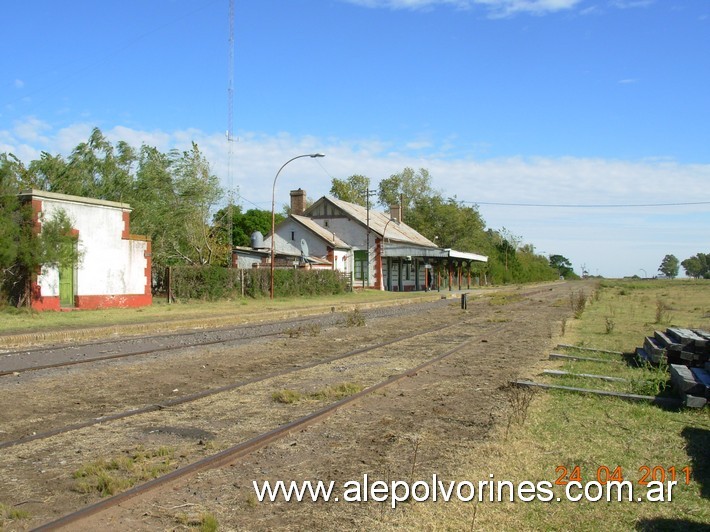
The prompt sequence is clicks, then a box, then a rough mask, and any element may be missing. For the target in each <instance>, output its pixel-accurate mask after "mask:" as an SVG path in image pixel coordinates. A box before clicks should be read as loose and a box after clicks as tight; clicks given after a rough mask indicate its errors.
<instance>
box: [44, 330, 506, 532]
mask: <svg viewBox="0 0 710 532" xmlns="http://www.w3.org/2000/svg"><path fill="white" fill-rule="evenodd" d="M470 324H471V322H470V321H468V322H466V321H464V322H458V323H454V324H451V325H450V326H448V327H443V328H442V327H441V326H438V327H435V328H433V329H431V330H427V331H422V332H421V333H418V334H415V335H406V336H403V337H399V338H396V339H393V340H390V341H387V342H381V343H379V344H377V345H375V346H369V347H366V348H362V349H358V350H355V351H353V352H349V353H345V354H343V355H340V356H338V357H332V358H331V359H330V360H329V361H328V362H332V361H334V360H338V359H343V358H346V357H351V356H354V355H357V354H363V353H366V352H370V351H374V350H377V349H382V348H385V347H391V346H393V345H394V344H397V343H400V342H404V341H407V340H410V341H411V340H414V339H421V338H422V337H425V336H427V335H432V334H433V333H441V332H448V331H447V329H450V328H453V327H457V326H458V327H461V326H466V325H470ZM506 326H507V325H506V324H497V325H495V326H489V327H485V328H484V329H485V331H481V332H480V333H479V334H473V335H471V334H467V335H465V336H466V337H465V339H464V340H463V341H461V340H460V339H458V340H457V341H455V342H454V345H453V346H450V347H448V348H447V349H446V350H444V351H443V352H441V353H439V354H438V355H436V356H434V357H431V358H429V359H428V360H425V361H423V362H421V363H419V364H417V365H415V366H413V367H410V368H408V369H406V370H404V371H401V372H400V373H397V374H395V375H392V376H390V377H388V378H386V379H384V380H381V381H379V382H377V383H374V384H372V385H370V386H368V387H367V388H365V389H363V390H362V391H360V392H358V393H355V394H353V395H350V396H348V397H346V398H344V399H341V400H339V401H336V402H334V403H331V404H328V405H327V406H324V407H322V408H319V409H317V410H314V411H312V412H310V413H308V414H306V415H303V416H301V417H298V418H297V419H295V420H292V421H290V422H287V423H285V424H282V425H280V426H278V427H276V428H273V429H270V430H267V431H265V432H262V433H260V434H257V435H255V436H253V437H251V438H248V439H246V440H244V441H241V442H239V443H237V444H235V445H232V446H230V447H228V448H226V449H224V450H222V451H220V452H218V453H215V454H212V455H210V456H207V457H204V458H202V459H199V460H197V461H194V462H191V463H189V464H188V465H185V466H183V467H180V468H178V469H176V470H174V471H172V472H170V473H168V474H166V475H163V476H160V477H158V478H155V479H153V480H150V481H147V482H145V483H143V484H140V485H138V486H135V487H133V488H130V489H128V490H126V491H123V492H121V493H119V494H117V495H114V496H112V497H109V498H106V499H102V500H100V501H98V502H96V503H94V504H91V505H89V506H86V507H84V508H81V509H79V510H77V511H75V512H72V513H69V514H67V515H65V516H63V517H61V518H59V519H56V520H54V521H51V522H48V523H45V524H43V525H41V526H39V527H38V528H36V529H35V530H38V531H40V530H58V529H62V528H65V527H70V526H71V527H73V526H77V525H78V523H80V522H81V521H83V520H85V519H88V518H90V517H92V516H94V515H96V514H98V513H100V512H102V511H105V510H108V509H110V508H112V507H115V506H117V505H119V504H122V503H124V502H126V501H127V500H129V499H133V498H136V497H140V496H143V495H146V494H148V493H149V492H151V491H153V490H155V489H158V488H160V487H162V486H165V485H167V484H170V483H171V482H175V481H177V480H178V479H183V478H186V477H189V476H191V475H195V474H197V473H199V472H201V471H204V470H207V469H213V468H219V467H224V466H226V465H228V464H230V463H232V462H234V461H236V460H238V459H239V458H241V457H244V456H246V455H248V454H250V453H252V452H254V451H256V450H258V449H261V448H262V447H264V446H266V445H268V444H270V443H273V442H275V441H278V440H280V439H282V438H284V437H286V436H287V435H288V434H290V433H291V432H293V431H296V430H302V429H304V428H306V427H308V426H310V425H312V424H314V423H317V422H319V421H322V420H324V419H326V418H327V417H329V416H330V415H332V414H333V413H335V412H336V411H338V410H339V409H341V408H344V407H346V406H347V405H349V404H351V403H353V402H355V401H357V400H359V399H362V398H363V397H366V396H368V395H371V394H373V393H375V392H377V391H379V390H381V389H383V388H386V387H387V386H390V385H392V384H394V383H396V382H398V381H401V380H402V379H405V378H407V377H413V376H415V375H416V374H417V373H418V372H420V371H421V370H423V369H425V368H427V367H429V366H432V365H434V364H436V363H438V362H441V361H442V360H444V359H446V358H447V357H450V356H451V355H453V354H455V353H458V352H459V351H461V350H462V349H464V348H466V347H468V346H470V345H471V344H472V343H473V342H475V341H480V337H481V335H482V334H494V333H495V332H498V331H500V330H502V329H504V328H505V327H506ZM324 363H327V362H326V361H322V362H319V363H314V364H313V365H312V366H313V367H315V366H316V365H319V364H324ZM300 369H305V368H299V370H300ZM292 372H293V371H286V372H282V375H285V374H287V373H292Z"/></svg>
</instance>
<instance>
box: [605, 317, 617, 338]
mask: <svg viewBox="0 0 710 532" xmlns="http://www.w3.org/2000/svg"><path fill="white" fill-rule="evenodd" d="M614 327H616V322H615V321H614V320H613V319H611V318H610V317H609V316H607V317H606V318H604V328H605V330H606V333H607V334H611V333H612V332H614Z"/></svg>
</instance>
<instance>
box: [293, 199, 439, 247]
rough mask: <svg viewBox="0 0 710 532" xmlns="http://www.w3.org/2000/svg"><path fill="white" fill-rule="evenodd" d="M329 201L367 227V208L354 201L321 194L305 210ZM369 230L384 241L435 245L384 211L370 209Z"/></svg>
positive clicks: (307, 211) (310, 210) (308, 210)
mask: <svg viewBox="0 0 710 532" xmlns="http://www.w3.org/2000/svg"><path fill="white" fill-rule="evenodd" d="M323 202H329V203H331V204H332V205H334V206H335V207H337V208H338V209H339V210H341V211H342V212H343V213H344V214H345V215H346V216H348V217H349V218H352V219H353V220H355V221H356V222H358V223H359V224H361V225H363V226H365V227H367V208H365V207H363V206H362V205H357V204H355V203H350V202H347V201H343V200H339V199H336V198H333V197H331V196H323V197H322V198H320V199H319V200H318V201H316V202H315V203H314V204H313V205H311V206H310V207H309V208H308V209H307V210H306V214H309V213H311V212H313V211H315V210H317V208H318V207H319V206H320V205H321V204H322V203H323ZM369 225H370V230H371V231H373V232H374V233H377V234H378V235H379V236H380V237H382V236H383V233H384V237H385V239H386V241H392V242H402V243H406V244H412V245H415V246H422V247H429V248H436V247H437V245H436V244H435V243H434V242H432V241H431V240H429V239H428V238H426V237H425V236H424V235H422V234H421V233H419V232H418V231H415V230H414V229H412V228H411V227H409V226H408V225H407V224H406V223H404V222H399V223H397V222H393V221H390V217H389V215H388V214H385V213H384V212H380V211H376V210H373V209H370V224H369Z"/></svg>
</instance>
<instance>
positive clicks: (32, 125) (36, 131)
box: [13, 117, 52, 142]
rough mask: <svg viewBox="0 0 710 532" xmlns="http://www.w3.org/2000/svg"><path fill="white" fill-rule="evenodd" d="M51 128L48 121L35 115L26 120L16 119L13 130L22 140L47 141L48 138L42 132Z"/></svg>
mask: <svg viewBox="0 0 710 532" xmlns="http://www.w3.org/2000/svg"><path fill="white" fill-rule="evenodd" d="M51 128H52V127H51V126H50V125H49V124H48V123H47V122H44V121H42V120H40V119H38V118H35V117H29V118H26V119H25V120H21V121H16V122H15V125H14V128H13V132H14V134H15V135H16V136H17V137H18V138H19V139H21V140H26V141H30V142H47V141H48V139H47V138H46V137H43V136H42V132H43V131H49V130H50V129H51Z"/></svg>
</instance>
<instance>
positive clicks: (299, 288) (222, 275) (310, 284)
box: [170, 266, 347, 301]
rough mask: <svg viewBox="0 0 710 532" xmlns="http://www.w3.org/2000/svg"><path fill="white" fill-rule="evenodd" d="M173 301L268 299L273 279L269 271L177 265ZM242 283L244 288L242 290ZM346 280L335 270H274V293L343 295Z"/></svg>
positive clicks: (282, 294)
mask: <svg viewBox="0 0 710 532" xmlns="http://www.w3.org/2000/svg"><path fill="white" fill-rule="evenodd" d="M171 276H172V280H171V282H170V284H171V286H172V293H173V298H175V299H178V300H190V299H202V300H208V301H214V300H217V299H228V298H239V297H241V296H242V293H243V294H244V295H245V296H247V297H251V298H258V297H268V296H269V291H270V286H271V279H270V271H269V270H268V269H251V270H238V269H236V268H232V269H230V268H223V267H218V266H175V267H173V268H171ZM242 283H243V284H244V286H243V287H242ZM346 290H347V281H346V279H344V278H343V276H342V275H341V274H340V272H337V271H333V270H302V269H277V270H274V293H275V295H276V296H278V297H298V296H319V295H330V294H341V293H343V292H345V291H346Z"/></svg>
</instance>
